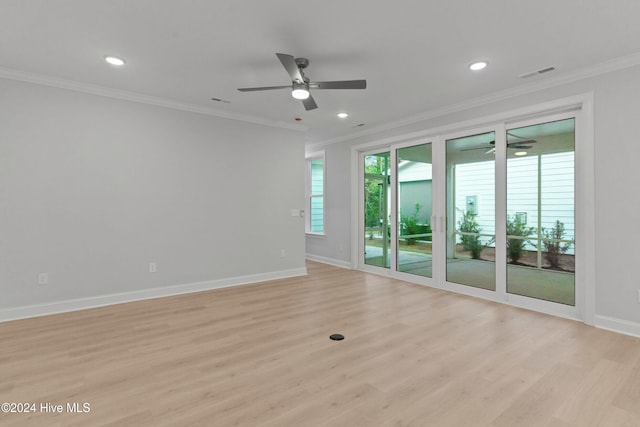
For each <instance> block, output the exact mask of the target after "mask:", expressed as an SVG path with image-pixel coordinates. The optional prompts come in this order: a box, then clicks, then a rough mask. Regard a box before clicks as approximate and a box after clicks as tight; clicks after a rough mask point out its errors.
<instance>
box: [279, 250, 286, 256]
mask: <svg viewBox="0 0 640 427" xmlns="http://www.w3.org/2000/svg"><path fill="white" fill-rule="evenodd" d="M286 256H287V251H285V250H284V249H280V258H285V257H286Z"/></svg>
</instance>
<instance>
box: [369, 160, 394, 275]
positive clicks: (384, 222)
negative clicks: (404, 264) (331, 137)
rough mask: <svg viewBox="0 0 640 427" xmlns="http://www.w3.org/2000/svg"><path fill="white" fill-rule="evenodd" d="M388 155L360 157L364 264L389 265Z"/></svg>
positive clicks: (383, 266)
mask: <svg viewBox="0 0 640 427" xmlns="http://www.w3.org/2000/svg"><path fill="white" fill-rule="evenodd" d="M389 162H390V152H389V151H385V152H381V153H375V154H370V155H366V156H364V236H363V238H364V263H365V264H367V265H373V266H376V267H382V268H389V267H390V266H391V240H390V233H391V230H390V228H389V220H390V218H389V213H390V210H391V209H390V197H389V196H390V192H389V184H390V172H391V170H390V167H391V166H390V163H389Z"/></svg>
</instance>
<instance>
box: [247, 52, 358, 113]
mask: <svg viewBox="0 0 640 427" xmlns="http://www.w3.org/2000/svg"><path fill="white" fill-rule="evenodd" d="M276 56H277V57H278V59H279V60H280V62H281V63H282V65H283V66H284V68H285V70H287V72H288V73H289V75H290V76H291V80H292V81H291V84H290V85H285V86H265V87H245V88H238V90H239V91H240V92H255V91H260V90H273V89H287V88H290V89H291V96H293V97H294V98H296V99H300V100H302V104H303V105H304V108H305V110H307V111H309V110H314V109H316V108H318V105H317V104H316V102H315V101H314V100H313V97H312V96H311V93H310V89H366V87H367V81H366V80H338V81H331V82H312V81H310V80H309V78H308V77H306V76H305V75H304V69H305V68H307V67H308V66H309V60H308V59H307V58H294V57H293V56H291V55H286V54H284V53H276Z"/></svg>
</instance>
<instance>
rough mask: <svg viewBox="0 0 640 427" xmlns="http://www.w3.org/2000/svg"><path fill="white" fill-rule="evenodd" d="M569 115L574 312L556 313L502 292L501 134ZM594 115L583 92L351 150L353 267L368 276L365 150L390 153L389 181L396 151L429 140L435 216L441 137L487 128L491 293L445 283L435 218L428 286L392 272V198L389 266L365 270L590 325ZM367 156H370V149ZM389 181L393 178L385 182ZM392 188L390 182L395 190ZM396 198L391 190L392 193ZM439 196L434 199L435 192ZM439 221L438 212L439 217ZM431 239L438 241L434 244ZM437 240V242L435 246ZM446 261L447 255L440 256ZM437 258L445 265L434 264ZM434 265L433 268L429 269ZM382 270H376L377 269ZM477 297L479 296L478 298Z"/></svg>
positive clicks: (554, 307) (440, 200) (547, 305)
mask: <svg viewBox="0 0 640 427" xmlns="http://www.w3.org/2000/svg"><path fill="white" fill-rule="evenodd" d="M568 116H572V117H575V119H576V122H575V172H574V174H575V175H574V177H575V178H574V179H575V206H576V212H575V214H574V215H575V233H576V236H577V238H576V243H575V253H576V271H575V292H576V294H575V307H569V306H566V307H564V308H563V307H558V306H560V305H561V304H557V303H551V302H548V301H541V300H535V299H534V298H529V297H522V296H518V295H513V294H508V293H507V292H506V229H504V227H502V226H501V224H504V223H505V222H506V185H507V183H506V178H507V177H506V165H507V156H506V130H507V129H508V128H513V127H517V126H519V125H521V124H526V123H543V122H546V121H549V118H553V117H568ZM593 116H594V111H593V93H591V92H590V93H585V94H581V95H576V96H572V97H568V98H563V99H559V100H555V101H550V102H546V103H542V104H537V105H532V106H527V107H523V108H519V109H514V110H508V111H505V112H502V113H498V114H494V115H491V116H486V117H481V118H477V119H473V120H468V121H465V122H459V123H454V124H450V125H445V126H441V127H438V128H433V129H428V130H424V131H419V132H414V133H411V134H405V135H398V136H394V137H389V138H385V139H383V140H378V141H371V142H368V143H364V144H359V145H355V146H353V147H352V148H351V164H352V171H351V185H352V194H354V195H355V194H357V195H358V197H352V201H351V207H352V210H351V212H352V220H351V224H352V227H351V237H352V252H351V253H352V267H353V268H354V269H361V270H365V271H371V270H370V269H367V268H363V267H364V266H363V264H364V262H363V258H362V257H361V255H362V253H361V248H362V245H363V242H360V240H361V239H360V236H363V234H362V233H363V229H362V228H361V226H360V224H361V221H363V219H362V220H361V218H363V215H362V212H361V209H362V208H361V205H362V203H361V202H360V201H361V200H363V199H362V191H363V189H362V186H361V185H360V183H361V180H362V178H361V176H360V175H361V172H362V171H363V165H361V161H360V159H361V158H362V157H361V154H362V153H363V152H365V151H367V152H374V151H377V152H382V151H389V152H390V156H391V165H392V171H391V173H392V174H394V175H392V176H393V177H395V176H396V175H395V173H396V170H395V168H396V165H395V163H396V155H395V149H396V148H398V147H401V146H410V145H417V144H421V143H426V142H431V143H432V147H433V148H432V149H433V168H434V170H433V173H434V180H435V179H436V177H437V179H438V185H437V187H436V185H435V183H434V189H436V188H437V190H434V201H433V202H434V205H435V206H440V209H441V214H442V215H444V214H445V213H446V208H445V207H443V204H446V194H444V193H443V191H444V188H445V184H441V181H442V179H443V178H445V170H444V169H445V167H444V165H442V164H441V163H442V162H443V161H444V158H445V157H444V155H445V151H444V150H446V147H445V141H446V140H447V139H452V138H455V136H456V135H457V136H465V135H472V134H475V133H478V132H482V131H483V130H484V131H487V130H492V131H495V132H496V134H495V136H496V143H495V149H496V157H495V159H496V164H495V169H496V189H495V191H496V206H495V208H496V261H498V260H499V259H502V260H503V261H502V262H503V263H504V264H503V265H500V264H498V263H497V264H496V291H495V292H493V291H484V290H481V289H480V290H479V289H476V288H473V287H470V286H465V285H456V284H452V283H448V282H446V281H445V278H446V276H445V272H446V264H445V263H446V256H444V257H443V256H441V255H439V256H438V259H436V254H444V249H443V248H441V246H442V245H444V244H445V241H444V238H445V237H446V236H445V234H446V233H444V230H443V228H442V227H440V221H441V219H439V218H436V227H437V230H438V231H437V232H436V231H435V230H434V246H433V256H434V260H433V262H434V267H433V280H425V279H427V278H423V277H419V276H414V275H411V274H407V273H399V272H397V271H395V270H396V263H395V262H394V261H393V260H395V257H396V255H395V254H396V253H397V247H396V240H397V239H396V237H397V236H396V234H395V228H396V227H395V224H396V223H397V219H396V212H397V201H393V200H392V207H391V214H392V218H391V221H392V224H394V226H392V227H391V245H392V248H391V251H392V263H391V264H392V266H391V268H390V269H384V270H386V271H381V272H378V271H371V272H374V273H378V274H383V275H386V276H391V277H397V278H399V279H402V280H406V281H409V282H413V283H417V284H422V285H427V286H431V287H436V288H441V289H442V288H444V289H447V290H450V291H453V292H458V293H462V294H467V295H471V296H475V297H479V298H484V299H489V300H492V301H498V302H502V303H506V304H509V305H514V306H518V307H523V308H527V309H531V310H535V311H540V312H544V313H548V314H554V315H557V316H561V317H566V318H571V319H576V320H581V321H583V322H584V323H586V324H589V325H593V324H594V319H595V267H594V265H595V238H594V235H595V204H594V193H595V167H594V148H595V147H594V130H593V129H594V127H593V126H594V124H593V123H594V118H593ZM372 150H373V151H372ZM392 182H395V178H393V179H392ZM394 185H395V184H394ZM394 192H395V191H394ZM435 193H438V194H435ZM438 215H440V214H438ZM436 233H437V235H438V237H440V238H439V239H436V236H435V234H436ZM436 240H438V243H436ZM445 255H446V254H445ZM441 258H444V259H441ZM436 264H437V265H436ZM380 270H383V269H380ZM481 291H484V292H481Z"/></svg>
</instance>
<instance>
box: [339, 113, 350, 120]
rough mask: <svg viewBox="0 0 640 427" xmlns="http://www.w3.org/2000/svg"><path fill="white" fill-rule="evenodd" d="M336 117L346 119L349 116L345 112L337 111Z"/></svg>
mask: <svg viewBox="0 0 640 427" xmlns="http://www.w3.org/2000/svg"><path fill="white" fill-rule="evenodd" d="M338 117H340V118H341V119H346V118H347V117H349V114H347V113H338Z"/></svg>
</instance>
